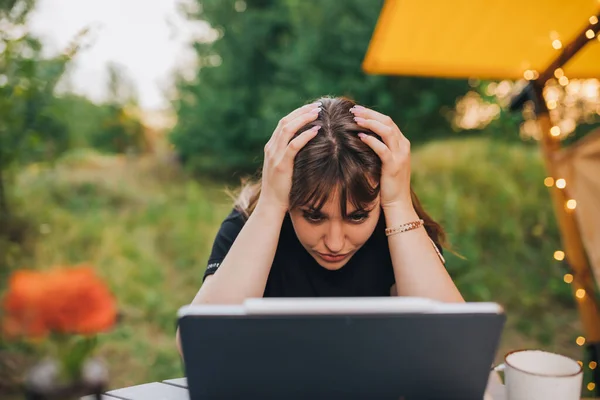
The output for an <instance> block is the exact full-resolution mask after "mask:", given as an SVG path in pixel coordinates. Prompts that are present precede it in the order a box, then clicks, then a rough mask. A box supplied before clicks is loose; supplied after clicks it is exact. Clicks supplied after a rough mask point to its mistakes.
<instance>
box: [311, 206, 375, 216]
mask: <svg viewBox="0 0 600 400" xmlns="http://www.w3.org/2000/svg"><path fill="white" fill-rule="evenodd" d="M304 211H308V212H312V213H316V214H319V215H322V216H324V217H327V216H328V215H327V214H326V213H324V212H322V211H320V210H317V209H315V208H312V207H308V208H307V209H306V210H304ZM371 211H373V209H372V208H371V209H365V208H357V209H356V210H354V211H352V212H349V213H348V215H354V214H359V213H370V212H371Z"/></svg>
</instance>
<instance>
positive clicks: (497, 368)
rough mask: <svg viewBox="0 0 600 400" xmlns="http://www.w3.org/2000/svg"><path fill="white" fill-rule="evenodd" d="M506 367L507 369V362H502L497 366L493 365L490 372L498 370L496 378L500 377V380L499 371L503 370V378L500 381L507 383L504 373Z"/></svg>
mask: <svg viewBox="0 0 600 400" xmlns="http://www.w3.org/2000/svg"><path fill="white" fill-rule="evenodd" d="M505 369H506V364H505V363H501V364H498V365H496V366H493V367H492V369H491V370H490V372H496V379H498V380H499V379H500V374H499V372H502V380H501V381H500V382H502V383H503V384H506V375H505V374H504V370H505Z"/></svg>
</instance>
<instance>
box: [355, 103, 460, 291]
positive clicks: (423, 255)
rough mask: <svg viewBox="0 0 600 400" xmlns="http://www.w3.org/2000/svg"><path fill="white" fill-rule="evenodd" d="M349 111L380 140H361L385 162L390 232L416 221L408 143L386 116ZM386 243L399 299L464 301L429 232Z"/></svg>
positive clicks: (383, 196)
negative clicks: (424, 298)
mask: <svg viewBox="0 0 600 400" xmlns="http://www.w3.org/2000/svg"><path fill="white" fill-rule="evenodd" d="M350 111H351V112H352V113H354V115H355V117H354V120H355V121H356V123H357V124H358V125H359V126H362V127H365V128H367V129H369V130H371V132H374V133H376V134H377V135H379V136H380V137H381V140H378V139H377V138H375V137H374V136H372V135H367V134H364V133H359V134H358V136H359V137H360V138H361V139H362V140H363V142H364V143H366V144H367V145H368V146H369V147H370V148H371V149H373V151H374V152H375V153H376V154H377V155H378V156H379V158H380V159H381V163H382V166H381V181H380V186H381V191H380V203H381V208H382V209H383V212H384V214H385V220H386V225H387V227H388V228H392V227H397V226H399V225H402V224H405V223H408V222H413V221H417V220H418V219H419V216H418V214H417V212H416V211H415V209H414V207H413V204H412V198H411V193H410V167H411V165H410V142H409V141H408V139H407V138H406V137H405V136H404V135H403V134H402V132H401V131H400V128H398V126H397V125H396V124H395V123H394V121H392V119H391V118H390V117H388V116H387V115H383V114H381V113H378V112H377V111H374V110H371V109H368V108H365V107H362V106H354V107H353V108H352V109H350ZM388 243H389V248H390V256H391V258H392V264H393V266H394V276H395V278H396V293H397V294H398V295H399V296H418V297H429V298H432V299H436V300H441V301H448V302H454V301H457V302H458V301H464V300H463V298H462V296H461V295H460V293H459V292H458V289H457V288H456V286H455V285H454V282H452V279H451V278H450V276H449V275H448V272H447V271H446V268H444V265H443V264H442V262H441V260H440V258H439V256H438V254H437V252H436V251H435V249H434V248H433V246H432V243H431V241H430V240H429V236H428V235H427V231H426V230H425V229H423V228H418V229H413V230H411V231H407V232H402V233H396V234H393V235H391V236H389V237H388ZM392 292H393V290H392Z"/></svg>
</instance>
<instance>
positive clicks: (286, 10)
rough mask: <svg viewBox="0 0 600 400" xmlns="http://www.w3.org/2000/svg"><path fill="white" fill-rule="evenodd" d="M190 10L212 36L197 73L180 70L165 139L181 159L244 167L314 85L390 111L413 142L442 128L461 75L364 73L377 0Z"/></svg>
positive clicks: (229, 4) (253, 2) (203, 1)
mask: <svg viewBox="0 0 600 400" xmlns="http://www.w3.org/2000/svg"><path fill="white" fill-rule="evenodd" d="M196 1H197V3H198V5H199V8H198V9H199V11H196V12H190V13H189V18H190V19H194V20H203V21H207V22H208V23H209V24H210V25H211V26H212V27H213V28H214V29H215V30H216V31H217V32H219V37H218V39H217V40H215V41H214V42H198V43H195V45H194V50H195V51H196V53H197V56H198V65H199V68H198V70H197V73H196V77H195V79H193V80H191V81H187V80H184V79H183V78H181V79H180V80H179V82H178V97H177V99H176V101H175V102H174V105H175V108H176V110H177V114H178V117H179V122H178V125H177V127H176V128H175V130H174V132H173V135H172V140H173V143H174V144H175V145H176V147H177V150H178V152H179V155H180V156H181V158H182V159H183V160H184V161H185V162H186V163H187V164H188V166H189V167H190V168H191V169H193V170H195V171H201V172H204V173H209V174H211V175H214V176H221V177H226V178H230V177H231V175H232V174H233V173H234V172H242V173H252V172H254V171H255V170H256V169H257V167H258V166H259V163H260V160H261V158H262V150H263V147H264V145H265V143H266V142H267V140H268V138H269V137H270V135H271V133H272V132H273V129H274V128H275V126H276V125H277V121H278V120H279V119H280V118H282V117H284V116H285V115H286V114H288V113H289V112H291V111H292V110H293V109H295V108H297V107H299V106H300V105H302V104H303V103H305V102H307V101H309V100H312V99H314V98H317V97H320V96H322V95H334V96H341V95H345V96H349V97H352V98H355V99H356V100H357V101H359V102H360V103H361V104H365V105H367V106H372V107H376V108H377V110H379V111H381V112H383V113H386V114H388V115H390V116H391V117H392V118H394V120H395V121H397V123H398V124H399V126H400V128H401V129H403V131H404V132H405V134H406V135H407V136H408V137H409V139H411V140H413V141H414V142H419V141H424V140H426V139H430V138H432V137H439V136H442V135H445V134H447V132H448V123H447V121H446V117H445V116H444V115H443V112H444V111H440V110H447V109H448V108H449V107H452V106H453V105H454V101H455V99H456V97H457V96H459V95H461V94H464V93H465V92H466V90H467V88H468V85H467V83H466V82H465V81H459V80H456V81H452V80H434V79H417V78H399V77H385V76H369V75H366V74H364V73H363V72H362V70H361V62H362V59H363V58H364V55H365V52H366V49H367V47H368V44H369V40H370V38H371V35H372V32H373V29H374V26H375V23H376V20H377V16H378V15H379V11H380V7H381V5H382V1H381V0H377V1H373V0H345V1H337V0H325V1H320V2H318V4H317V3H315V2H310V1H298V0H277V1H275V0H249V1H245V2H243V1H232V0H196Z"/></svg>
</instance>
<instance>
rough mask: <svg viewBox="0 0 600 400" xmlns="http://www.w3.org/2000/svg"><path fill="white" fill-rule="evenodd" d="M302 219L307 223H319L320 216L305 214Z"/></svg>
mask: <svg viewBox="0 0 600 400" xmlns="http://www.w3.org/2000/svg"><path fill="white" fill-rule="evenodd" d="M304 218H305V219H306V220H307V221H310V222H320V221H321V216H320V215H318V214H310V213H307V212H305V213H304Z"/></svg>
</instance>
